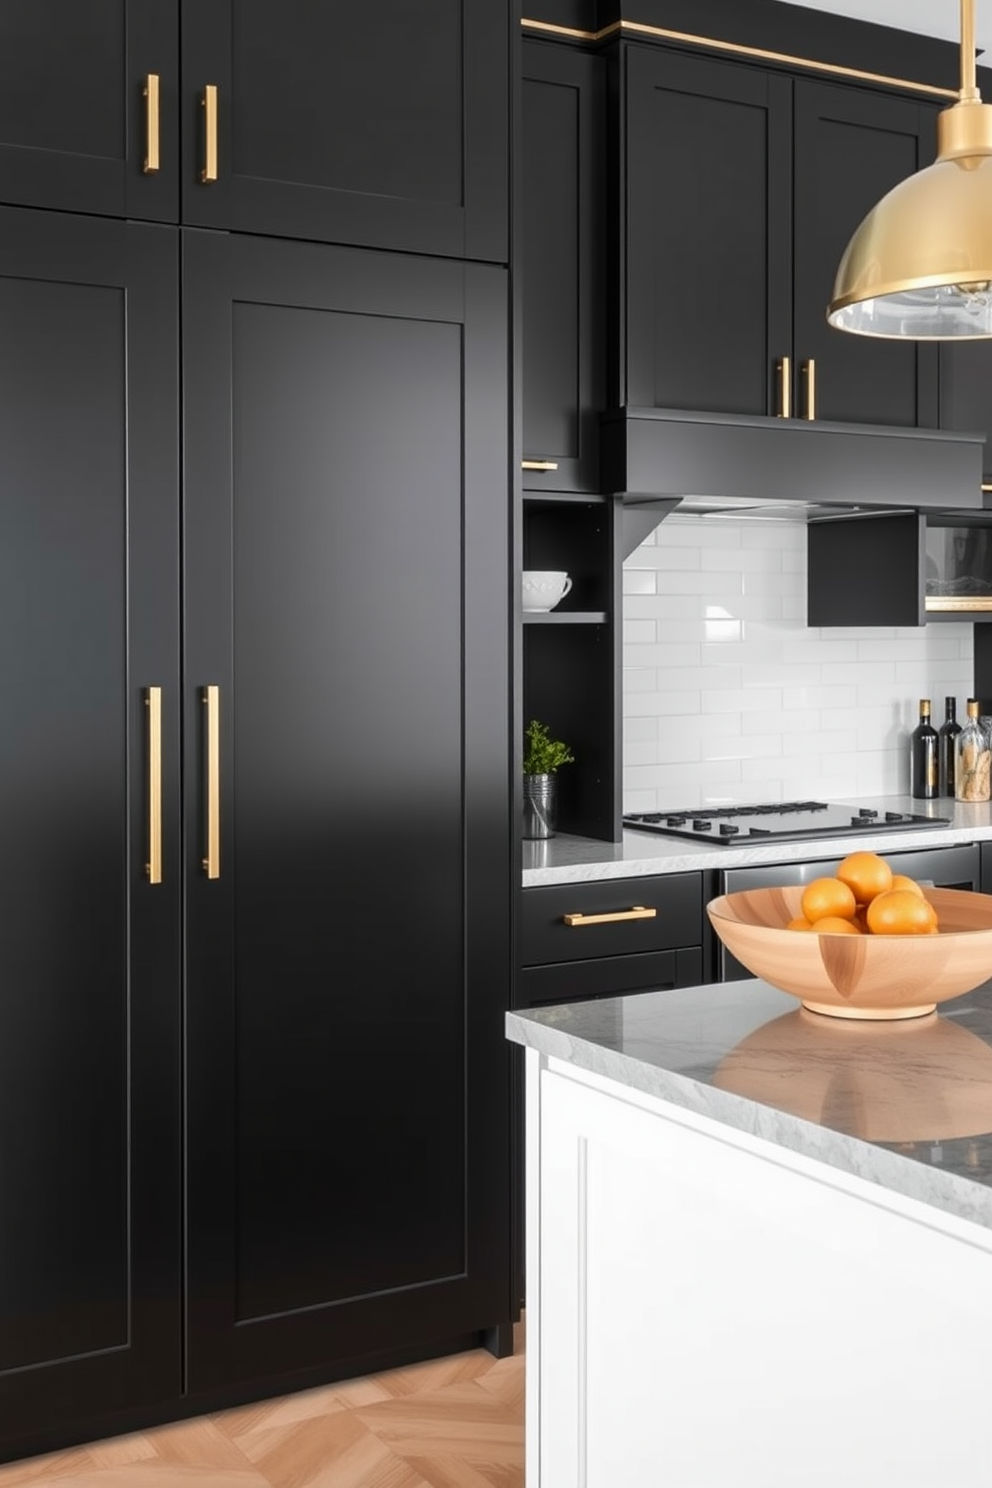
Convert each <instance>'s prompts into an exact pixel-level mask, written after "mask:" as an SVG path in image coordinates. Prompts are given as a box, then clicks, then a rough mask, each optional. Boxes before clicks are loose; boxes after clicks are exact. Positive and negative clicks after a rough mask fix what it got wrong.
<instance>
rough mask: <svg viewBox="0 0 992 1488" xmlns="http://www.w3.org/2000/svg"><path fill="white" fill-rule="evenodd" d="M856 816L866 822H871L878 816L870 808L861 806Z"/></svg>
mask: <svg viewBox="0 0 992 1488" xmlns="http://www.w3.org/2000/svg"><path fill="white" fill-rule="evenodd" d="M858 815H859V816H863V817H864V818H865V820H866V821H873V820H874V819H875V817H876V816H877V815H878V812H877V811H872V809H871V807H870V806H862V807H861V808H860V809H859V811H858Z"/></svg>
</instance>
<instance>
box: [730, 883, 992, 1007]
mask: <svg viewBox="0 0 992 1488" xmlns="http://www.w3.org/2000/svg"><path fill="white" fill-rule="evenodd" d="M807 887H808V885H807ZM803 892H804V891H803V888H802V886H801V885H790V886H788V887H784V888H769V889H744V890H742V891H741V892H740V893H737V894H723V895H721V896H720V897H719V898H717V899H713V900H711V901H710V903H709V904H708V905H707V906H706V911H707V914H708V915H709V918H710V923H711V924H712V926H713V928H714V930H715V931H716V933H717V935H718V936H719V937H720V939H721V940H722V941H723V943H724V945H725V946H726V947H727V949H728V951H730V953H731V954H732V955H733V956H736V958H737V960H738V961H739V962H740V963H741V965H742V966H746V967H747V969H748V971H750V972H751V973H752V975H753V976H756V977H761V978H762V979H763V980H764V981H766V982H770V983H771V985H772V986H773V987H779V988H781V990H782V991H783V992H788V993H789V994H790V995H791V996H793V997H797V998H798V999H799V1000H800V1002H802V1004H803V1006H804V1007H807V1008H809V1009H810V1010H811V1011H812V1012H814V1013H827V1014H829V1015H830V1016H832V1017H841V1018H915V1017H920V1016H921V1015H922V1014H924V1013H930V1012H932V1011H933V1010H934V1008H935V1007H936V1006H937V1004H938V1003H939V1002H946V1001H947V1000H948V999H949V998H951V997H960V996H961V994H962V993H964V992H969V991H971V989H972V988H973V987H977V986H979V985H980V984H981V983H982V982H984V981H986V980H987V979H989V978H992V896H990V895H988V894H973V893H970V892H969V891H967V890H965V889H926V890H924V893H923V898H922V903H923V905H924V906H925V905H927V904H929V905H931V906H932V908H933V910H934V911H935V914H936V916H937V918H938V919H939V922H940V929H939V931H936V932H935V931H934V930H933V928H932V925H930V926H928V927H927V931H926V932H923V931H921V930H918V929H917V930H913V931H911V932H910V933H905V932H898V933H882V934H878V933H877V932H876V933H874V934H872V933H869V934H867V935H866V934H857V933H855V934H850V933H844V932H840V933H834V934H829V933H828V934H816V933H815V932H816V930H817V925H816V923H815V922H814V924H813V927H812V928H813V931H814V933H813V934H808V933H807V934H805V935H797V934H796V932H795V931H794V930H790V929H788V928H787V927H788V923H789V921H790V920H792V919H794V918H796V917H797V916H798V915H800V914H801V908H800V906H801V901H802V896H803ZM890 892H891V891H890ZM898 892H900V893H901V894H905V895H906V896H907V897H910V898H912V899H914V900H916V901H918V902H919V896H917V895H912V894H911V893H910V891H907V890H900V891H898ZM873 902H874V903H877V900H876V901H873ZM870 908H871V906H869V911H870ZM852 928H853V929H855V930H857V926H856V925H854V926H852Z"/></svg>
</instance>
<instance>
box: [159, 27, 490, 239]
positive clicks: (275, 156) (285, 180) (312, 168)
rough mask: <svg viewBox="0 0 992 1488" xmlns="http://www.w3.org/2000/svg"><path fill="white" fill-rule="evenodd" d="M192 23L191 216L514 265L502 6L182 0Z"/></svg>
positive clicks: (187, 59) (188, 87)
mask: <svg viewBox="0 0 992 1488" xmlns="http://www.w3.org/2000/svg"><path fill="white" fill-rule="evenodd" d="M182 15H183V42H182V48H183V100H182V110H183V136H184V145H183V149H184V154H183V161H184V170H183V183H184V185H183V220H184V222H187V223H194V224H198V225H200V226H203V227H222V228H234V229H237V230H239V231H242V232H260V233H274V234H277V235H280V236H285V237H291V238H310V239H316V240H320V241H324V242H336V243H359V244H365V245H368V246H370V247H375V248H396V249H403V250H407V251H409V252H414V253H432V254H442V255H450V256H452V257H456V258H479V259H491V260H495V261H499V262H505V261H506V257H507V228H506V216H507V149H508V145H507V139H508V117H509V111H508V68H509V63H508V57H509V28H510V10H509V9H508V7H507V6H506V5H504V4H503V3H502V0H421V3H420V4H418V5H411V4H410V3H409V0H380V3H379V4H376V5H350V6H345V5H315V4H314V3H313V0H278V3H276V0H183V5H182ZM207 87H212V88H216V89H217V94H216V104H217V134H216V140H217V179H216V180H215V181H208V182H204V181H203V180H202V172H203V169H204V166H205V150H206V147H207V137H206V133H207V132H206V110H205V107H204V104H203V101H202V100H203V96H204V90H205V88H207Z"/></svg>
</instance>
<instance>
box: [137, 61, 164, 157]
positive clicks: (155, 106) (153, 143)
mask: <svg viewBox="0 0 992 1488" xmlns="http://www.w3.org/2000/svg"><path fill="white" fill-rule="evenodd" d="M158 85H159V75H158V73H157V72H150V73H149V74H148V75H147V77H146V78H145V86H144V88H143V89H142V92H143V94H144V99H145V159H144V164H143V165H142V167H141V169H142V170H143V171H144V173H145V175H146V176H153V175H154V174H155V172H156V171H157V170H158V169H159V167H160V166H161V163H162V162H161V156H160V153H159V92H158Z"/></svg>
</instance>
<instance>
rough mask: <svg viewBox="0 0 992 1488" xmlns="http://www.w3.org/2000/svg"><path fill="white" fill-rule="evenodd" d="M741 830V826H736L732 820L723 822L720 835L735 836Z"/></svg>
mask: <svg viewBox="0 0 992 1488" xmlns="http://www.w3.org/2000/svg"><path fill="white" fill-rule="evenodd" d="M739 831H740V827H735V826H734V824H733V823H732V822H721V823H720V836H721V837H733V836H735V835H736V834H737V833H738V832H739Z"/></svg>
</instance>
